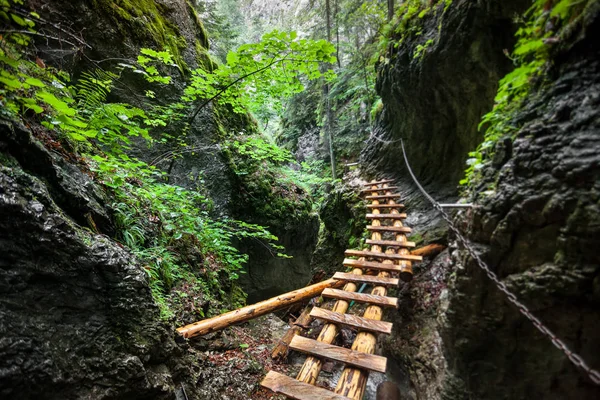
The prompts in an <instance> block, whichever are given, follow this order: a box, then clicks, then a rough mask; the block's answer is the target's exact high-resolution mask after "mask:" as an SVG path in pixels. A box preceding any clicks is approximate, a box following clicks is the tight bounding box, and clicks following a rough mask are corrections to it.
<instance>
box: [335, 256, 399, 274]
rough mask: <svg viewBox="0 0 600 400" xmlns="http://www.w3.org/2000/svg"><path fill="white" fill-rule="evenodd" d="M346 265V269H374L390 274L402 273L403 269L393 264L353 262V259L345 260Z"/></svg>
mask: <svg viewBox="0 0 600 400" xmlns="http://www.w3.org/2000/svg"><path fill="white" fill-rule="evenodd" d="M344 265H345V266H346V267H356V268H364V269H374V270H377V271H388V272H401V271H402V267H401V266H399V265H396V264H392V263H391V262H381V263H378V262H370V261H363V260H353V259H351V258H346V259H344Z"/></svg>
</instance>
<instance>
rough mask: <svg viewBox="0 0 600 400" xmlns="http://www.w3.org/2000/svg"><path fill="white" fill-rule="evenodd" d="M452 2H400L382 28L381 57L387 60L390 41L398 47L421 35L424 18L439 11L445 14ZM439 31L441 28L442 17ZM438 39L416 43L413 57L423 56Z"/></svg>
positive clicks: (416, 0) (439, 0) (435, 14)
mask: <svg viewBox="0 0 600 400" xmlns="http://www.w3.org/2000/svg"><path fill="white" fill-rule="evenodd" d="M451 4H452V0H434V1H422V0H407V1H405V2H403V3H402V4H400V5H399V6H398V7H397V8H396V11H395V13H394V18H393V19H392V21H390V22H389V23H388V24H387V25H386V26H385V27H384V29H383V30H382V32H381V35H380V37H379V45H378V47H379V53H380V59H381V60H382V61H384V62H385V61H386V60H387V58H386V54H387V52H388V48H389V45H390V43H393V45H394V47H398V46H399V45H400V44H401V43H403V42H404V41H405V40H407V39H408V38H409V37H419V36H420V35H421V33H422V28H423V21H422V19H423V18H425V17H426V16H428V15H433V16H437V15H438V14H439V13H441V15H442V16H443V15H444V14H445V13H446V10H447V9H448V7H450V5H451ZM439 18H440V23H439V28H438V31H439V30H441V27H442V22H441V17H439ZM435 40H437V39H431V38H430V39H427V40H426V41H424V42H422V43H419V44H417V45H416V47H415V49H414V51H413V58H414V59H419V58H422V57H423V55H424V54H425V52H426V50H427V48H428V47H429V46H430V45H432V44H433V43H434V42H435Z"/></svg>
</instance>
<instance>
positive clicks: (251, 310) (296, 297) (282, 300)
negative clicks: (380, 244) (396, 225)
mask: <svg viewBox="0 0 600 400" xmlns="http://www.w3.org/2000/svg"><path fill="white" fill-rule="evenodd" d="M337 285H340V281H339V280H336V279H328V280H326V281H323V282H319V283H317V284H314V285H311V286H307V287H305V288H302V289H298V290H294V291H291V292H288V293H284V294H281V295H279V296H277V297H273V298H271V299H268V300H264V301H261V302H260V303H256V304H252V305H249V306H246V307H242V308H240V309H237V310H234V311H230V312H228V313H225V314H221V315H218V316H216V317H213V318H209V319H205V320H202V321H198V322H194V323H193V324H189V325H186V326H182V327H181V328H177V332H179V334H181V335H182V336H183V337H185V338H191V337H194V336H201V335H206V334H207V333H210V332H215V331H218V330H221V329H223V328H227V327H228V326H231V325H234V324H237V323H240V322H244V321H248V320H250V319H253V318H256V317H260V316H261V315H265V314H268V313H270V312H272V311H275V310H278V309H280V308H284V307H289V306H290V304H293V303H296V302H299V301H306V300H308V299H311V298H313V297H316V296H319V295H320V294H321V292H323V290H324V289H326V288H331V287H334V286H337Z"/></svg>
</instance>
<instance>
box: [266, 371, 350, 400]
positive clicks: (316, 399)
mask: <svg viewBox="0 0 600 400" xmlns="http://www.w3.org/2000/svg"><path fill="white" fill-rule="evenodd" d="M260 385H261V386H262V387H264V388H267V389H270V390H272V391H273V392H275V393H280V394H283V395H285V396H287V397H289V398H292V399H296V400H350V398H349V397H346V396H342V395H340V394H337V393H334V392H331V391H329V390H327V389H323V388H320V387H318V386H314V385H310V384H308V383H304V382H300V381H298V380H296V379H294V378H290V377H289V376H287V375H283V374H280V373H279V372H275V371H269V373H268V374H267V376H265V379H263V380H262V382H261V383H260Z"/></svg>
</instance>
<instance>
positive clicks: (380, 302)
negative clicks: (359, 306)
mask: <svg viewBox="0 0 600 400" xmlns="http://www.w3.org/2000/svg"><path fill="white" fill-rule="evenodd" d="M321 296H323V297H330V298H332V299H338V300H346V301H355V302H357V303H368V304H372V305H376V306H382V307H395V308H398V299H397V298H395V297H386V296H376V295H374V294H366V293H356V292H347V291H345V290H340V289H330V288H327V289H325V290H323V293H321Z"/></svg>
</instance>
